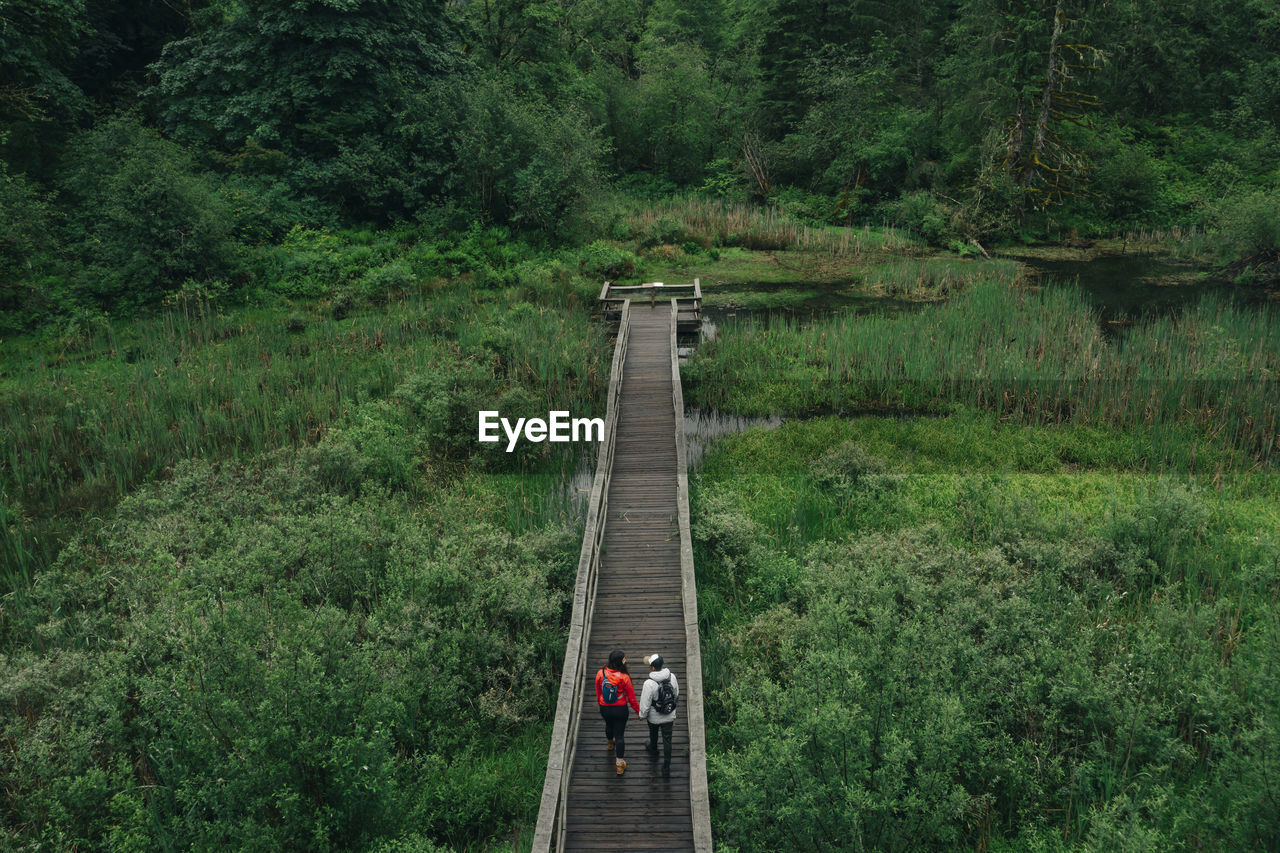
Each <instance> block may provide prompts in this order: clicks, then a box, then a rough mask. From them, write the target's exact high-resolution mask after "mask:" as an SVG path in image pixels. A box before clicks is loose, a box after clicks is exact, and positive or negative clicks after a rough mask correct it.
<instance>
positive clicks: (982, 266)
mask: <svg viewBox="0 0 1280 853" xmlns="http://www.w3.org/2000/svg"><path fill="white" fill-rule="evenodd" d="M992 278H995V279H999V280H1002V281H1008V282H1013V281H1015V280H1016V279H1017V278H1018V265H1017V264H1016V263H1014V262H1013V261H1003V260H972V259H964V258H910V257H906V258H894V259H892V260H891V261H889V262H888V263H884V264H877V265H876V266H873V267H871V268H870V269H869V270H868V271H867V274H866V278H865V280H864V286H865V288H866V290H867V291H868V292H869V293H874V294H883V295H885V296H892V297H895V298H899V299H945V298H947V297H950V296H954V295H955V294H957V293H960V292H962V291H964V290H966V289H967V288H969V287H971V286H973V285H974V284H976V283H978V282H980V281H983V280H986V279H992Z"/></svg>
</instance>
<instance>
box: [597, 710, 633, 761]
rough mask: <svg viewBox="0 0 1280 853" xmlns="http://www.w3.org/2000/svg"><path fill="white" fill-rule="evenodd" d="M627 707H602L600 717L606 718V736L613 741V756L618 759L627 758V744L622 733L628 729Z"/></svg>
mask: <svg viewBox="0 0 1280 853" xmlns="http://www.w3.org/2000/svg"><path fill="white" fill-rule="evenodd" d="M627 711H628V708H627V706H626V705H601V706H600V716H602V717H604V736H605V737H607V738H609V739H611V740H612V741H613V754H614V755H616V756H617V757H618V758H626V757H627V744H626V742H625V741H624V740H623V739H622V733H623V732H624V731H626V728H627Z"/></svg>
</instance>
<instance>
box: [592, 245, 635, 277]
mask: <svg viewBox="0 0 1280 853" xmlns="http://www.w3.org/2000/svg"><path fill="white" fill-rule="evenodd" d="M639 264H640V259H639V258H637V257H636V256H635V255H633V254H631V253H630V252H628V251H625V250H623V249H619V248H617V247H616V246H613V245H610V244H609V243H604V242H601V241H599V240H597V241H596V242H594V243H591V244H589V245H587V246H585V247H583V248H582V249H581V250H580V251H579V252H578V272H579V273H580V274H582V275H585V276H586V277H587V278H589V279H593V280H595V281H617V280H618V279H620V278H622V277H624V276H628V275H631V274H632V273H634V272H635V271H636V268H637V267H638V266H639Z"/></svg>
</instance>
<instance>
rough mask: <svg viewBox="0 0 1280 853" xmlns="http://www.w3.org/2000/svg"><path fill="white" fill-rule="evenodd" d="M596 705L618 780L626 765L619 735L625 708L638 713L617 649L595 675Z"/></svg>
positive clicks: (624, 663) (622, 657) (624, 724)
mask: <svg viewBox="0 0 1280 853" xmlns="http://www.w3.org/2000/svg"><path fill="white" fill-rule="evenodd" d="M596 702H597V703H598V704H599V705H600V716H602V717H604V736H605V737H607V738H608V739H609V749H612V750H615V751H614V753H613V763H614V766H615V767H617V770H618V775H619V776H621V775H622V771H623V770H626V769H627V762H626V761H625V760H624V759H623V755H625V754H626V749H627V745H626V742H625V741H624V740H623V732H624V731H625V730H626V728H627V706H628V705H630V706H631V710H633V711H635V712H636V713H637V714H639V713H640V703H639V702H637V701H636V690H635V687H633V686H632V684H631V676H630V675H629V674H628V673H627V656H626V654H625V653H623V652H622V650H621V649H616V650H614V651H613V652H610V654H609V663H608V664H606V665H605V667H604V668H603V669H601V670H600V671H599V672H597V673H596Z"/></svg>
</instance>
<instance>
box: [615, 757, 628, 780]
mask: <svg viewBox="0 0 1280 853" xmlns="http://www.w3.org/2000/svg"><path fill="white" fill-rule="evenodd" d="M616 766H617V768H618V775H619V776H621V775H622V771H623V770H626V769H627V762H625V761H623V760H622V759H621V758H619V759H618V761H617V765H616Z"/></svg>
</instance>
